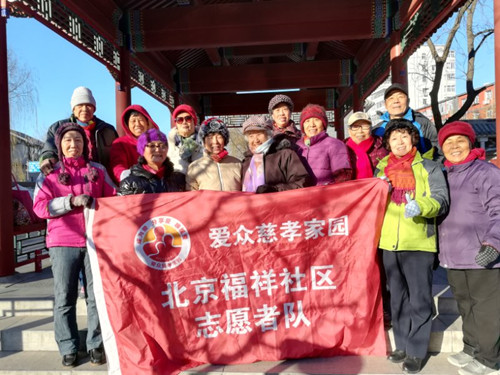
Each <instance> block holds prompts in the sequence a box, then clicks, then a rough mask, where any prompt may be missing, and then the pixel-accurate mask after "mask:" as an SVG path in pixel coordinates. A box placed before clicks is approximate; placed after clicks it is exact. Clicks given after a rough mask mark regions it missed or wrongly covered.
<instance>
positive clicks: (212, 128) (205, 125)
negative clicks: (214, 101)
mask: <svg viewBox="0 0 500 375" xmlns="http://www.w3.org/2000/svg"><path fill="white" fill-rule="evenodd" d="M213 133H219V134H220V135H222V137H223V138H224V146H227V145H228V143H229V130H228V129H227V126H226V124H224V122H223V121H222V120H221V119H218V118H217V117H210V118H208V119H206V120H205V121H203V122H202V123H201V127H200V131H199V132H198V141H199V142H200V144H204V143H205V138H206V137H207V135H209V134H213Z"/></svg>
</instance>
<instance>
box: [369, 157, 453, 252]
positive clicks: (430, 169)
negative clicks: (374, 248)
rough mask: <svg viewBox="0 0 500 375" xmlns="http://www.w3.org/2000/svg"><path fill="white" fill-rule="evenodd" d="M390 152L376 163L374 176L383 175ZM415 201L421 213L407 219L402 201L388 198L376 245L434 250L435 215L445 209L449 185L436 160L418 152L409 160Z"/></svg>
mask: <svg viewBox="0 0 500 375" xmlns="http://www.w3.org/2000/svg"><path fill="white" fill-rule="evenodd" d="M388 159H389V155H388V156H386V157H385V158H383V159H382V160H381V161H380V163H378V165H377V168H376V170H375V173H374V174H375V176H377V177H382V176H384V170H385V167H387V161H388ZM412 169H413V174H414V176H415V185H416V186H415V200H416V201H417V203H418V206H419V207H420V210H421V211H422V213H421V214H420V215H419V216H415V217H413V218H408V219H406V218H405V216H404V213H405V204H401V205H399V206H398V205H397V204H396V203H394V202H392V201H391V200H390V199H388V203H387V208H386V211H385V216H384V223H383V225H382V234H381V236H380V245H379V247H380V248H381V249H384V250H391V251H402V250H412V251H429V252H436V250H437V245H436V241H437V239H436V217H437V216H439V215H441V214H443V213H445V212H446V211H447V210H448V205H449V196H448V187H447V185H446V180H445V178H444V175H443V172H442V170H441V167H440V166H439V164H438V163H436V162H434V161H432V160H428V159H424V158H422V155H421V154H420V153H419V152H418V151H417V154H416V155H415V159H414V160H413V163H412Z"/></svg>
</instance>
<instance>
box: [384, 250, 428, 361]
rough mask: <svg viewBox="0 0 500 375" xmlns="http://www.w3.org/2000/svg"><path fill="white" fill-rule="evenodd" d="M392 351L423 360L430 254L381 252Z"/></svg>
mask: <svg viewBox="0 0 500 375" xmlns="http://www.w3.org/2000/svg"><path fill="white" fill-rule="evenodd" d="M383 258H384V268H385V274H386V276H387V284H388V285H389V291H390V293H391V313H392V329H393V332H394V341H395V343H396V349H399V350H403V351H405V352H406V354H408V355H409V356H413V357H418V358H425V356H426V355H427V349H428V347H429V340H430V337H431V327H432V310H433V300H432V266H433V264H434V258H435V254H434V253H429V252H425V251H387V250H385V251H384V255H383Z"/></svg>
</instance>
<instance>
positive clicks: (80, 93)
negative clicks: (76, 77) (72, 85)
mask: <svg viewBox="0 0 500 375" xmlns="http://www.w3.org/2000/svg"><path fill="white" fill-rule="evenodd" d="M78 104H92V105H93V106H94V109H95V108H96V105H95V99H94V95H92V91H90V89H88V88H86V87H83V86H80V87H77V88H76V89H75V91H73V95H72V96H71V110H73V108H75V107H76V106H77V105H78Z"/></svg>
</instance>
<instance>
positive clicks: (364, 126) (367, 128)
mask: <svg viewBox="0 0 500 375" xmlns="http://www.w3.org/2000/svg"><path fill="white" fill-rule="evenodd" d="M371 127H372V126H371V125H368V124H363V125H351V126H349V129H350V130H352V131H353V132H356V131H358V130H361V129H363V130H365V131H366V130H370V129H371Z"/></svg>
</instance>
